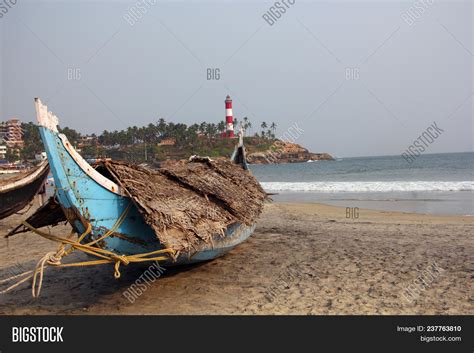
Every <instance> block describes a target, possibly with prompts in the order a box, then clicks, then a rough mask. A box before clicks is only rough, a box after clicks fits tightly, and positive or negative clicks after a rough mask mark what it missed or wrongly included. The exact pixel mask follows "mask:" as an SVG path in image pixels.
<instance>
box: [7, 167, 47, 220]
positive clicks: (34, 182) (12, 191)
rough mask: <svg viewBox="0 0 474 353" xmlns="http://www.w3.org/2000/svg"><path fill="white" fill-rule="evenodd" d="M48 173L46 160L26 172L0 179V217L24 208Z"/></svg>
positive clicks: (40, 188) (43, 182)
mask: <svg viewBox="0 0 474 353" xmlns="http://www.w3.org/2000/svg"><path fill="white" fill-rule="evenodd" d="M48 174H49V165H48V162H47V161H42V162H41V163H40V164H39V165H38V166H37V167H36V168H34V169H32V170H31V171H29V172H27V173H21V174H20V175H15V176H14V177H12V178H9V179H6V180H0V219H3V218H6V217H8V216H10V215H12V214H13V213H15V212H18V211H20V210H22V209H23V208H25V207H26V206H27V205H28V204H29V203H30V202H31V201H32V200H33V198H34V197H35V195H36V194H37V193H38V192H40V191H41V190H42V189H43V188H44V184H45V182H46V178H47V177H48Z"/></svg>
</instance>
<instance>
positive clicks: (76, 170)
mask: <svg viewBox="0 0 474 353" xmlns="http://www.w3.org/2000/svg"><path fill="white" fill-rule="evenodd" d="M39 130H40V134H41V138H42V140H43V143H44V146H45V150H46V153H47V155H48V160H49V164H50V166H51V172H52V174H53V177H54V182H55V185H56V188H57V191H56V194H57V198H58V201H59V203H60V204H61V206H62V208H63V210H64V211H65V214H66V217H67V218H68V221H69V222H70V223H71V225H72V226H73V228H74V229H75V230H76V232H78V233H79V234H81V233H83V232H84V231H85V229H86V223H87V222H90V223H91V225H92V233H91V235H90V236H88V237H86V239H85V240H84V242H89V241H91V240H94V239H97V238H98V237H100V236H102V235H103V234H105V232H107V231H108V230H109V229H111V228H112V227H113V226H114V225H115V223H116V221H117V219H118V218H119V217H120V216H121V215H122V214H123V213H124V211H125V209H126V208H127V207H130V210H129V211H128V213H127V216H126V218H125V220H124V222H123V223H122V224H121V225H120V227H118V229H117V230H116V232H115V233H114V234H113V235H112V236H110V237H108V238H106V239H104V240H103V241H101V242H100V244H99V245H100V246H101V247H102V248H104V249H107V250H111V251H114V252H115V253H118V254H125V255H131V254H139V253H144V252H150V251H154V250H159V249H162V248H163V245H162V244H161V243H160V242H159V241H158V239H157V237H156V235H155V233H154V231H153V229H152V228H151V227H150V226H149V225H148V224H146V223H145V221H144V220H143V217H142V216H141V214H140V212H139V211H138V209H137V207H136V206H135V205H134V204H133V203H132V201H131V199H130V198H129V197H126V196H120V195H118V194H116V193H113V192H111V191H109V190H107V189H106V188H105V187H103V186H102V185H100V184H98V183H97V182H96V181H95V180H93V179H92V178H90V177H89V175H87V173H86V172H85V171H84V170H83V169H82V168H81V167H80V166H79V165H78V164H77V163H76V161H75V160H74V159H73V158H72V157H71V155H70V154H69V152H68V151H67V149H66V148H65V146H64V144H63V141H62V140H61V139H60V138H59V135H58V133H57V132H54V131H51V130H50V129H48V128H45V127H42V126H40V127H39ZM86 221H87V222H86ZM254 228H255V225H253V226H251V227H249V226H246V225H245V224H240V223H236V224H233V225H231V226H229V227H228V229H227V230H226V231H225V236H224V237H222V236H221V235H215V236H214V237H213V242H212V245H211V244H202V245H201V246H200V247H199V248H198V249H197V252H196V253H194V254H191V256H190V255H189V254H181V255H180V256H179V257H178V259H177V261H176V262H174V263H173V264H186V263H193V262H199V261H206V260H210V259H213V258H215V257H217V256H220V255H222V254H224V253H225V252H227V251H229V250H230V249H232V248H233V247H235V246H236V245H238V244H240V243H241V242H242V241H244V240H245V239H247V238H248V237H249V236H250V235H251V234H252V232H253V230H254ZM170 264H171V263H170Z"/></svg>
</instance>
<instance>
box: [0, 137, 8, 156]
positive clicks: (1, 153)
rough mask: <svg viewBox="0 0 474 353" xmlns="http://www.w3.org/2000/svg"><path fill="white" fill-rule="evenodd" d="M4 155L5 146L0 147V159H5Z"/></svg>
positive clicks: (5, 152) (5, 151)
mask: <svg viewBox="0 0 474 353" xmlns="http://www.w3.org/2000/svg"><path fill="white" fill-rule="evenodd" d="M2 142H3V141H2ZM6 154H7V146H5V145H0V159H5V156H6Z"/></svg>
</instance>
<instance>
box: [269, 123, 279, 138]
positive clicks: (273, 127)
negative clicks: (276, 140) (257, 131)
mask: <svg viewBox="0 0 474 353" xmlns="http://www.w3.org/2000/svg"><path fill="white" fill-rule="evenodd" d="M276 127H277V124H275V123H272V124H271V125H270V129H272V132H273V135H275V130H276Z"/></svg>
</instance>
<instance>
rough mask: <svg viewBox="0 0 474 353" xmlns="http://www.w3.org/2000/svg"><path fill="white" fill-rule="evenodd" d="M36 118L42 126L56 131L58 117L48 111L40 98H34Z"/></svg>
mask: <svg viewBox="0 0 474 353" xmlns="http://www.w3.org/2000/svg"><path fill="white" fill-rule="evenodd" d="M35 107H36V120H37V121H38V125H39V126H43V127H45V128H47V129H49V130H51V131H53V132H58V124H59V121H58V117H57V116H56V115H54V114H53V113H51V112H50V111H48V106H47V105H44V104H43V103H42V102H41V99H39V98H35Z"/></svg>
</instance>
